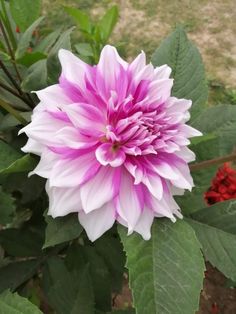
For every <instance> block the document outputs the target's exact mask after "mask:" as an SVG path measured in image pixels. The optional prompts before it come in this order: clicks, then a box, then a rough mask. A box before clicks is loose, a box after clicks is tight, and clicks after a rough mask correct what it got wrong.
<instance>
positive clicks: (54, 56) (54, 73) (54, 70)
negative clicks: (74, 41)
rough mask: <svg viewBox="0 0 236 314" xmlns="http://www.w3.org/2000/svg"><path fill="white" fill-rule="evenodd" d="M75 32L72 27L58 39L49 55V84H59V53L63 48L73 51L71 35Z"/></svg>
mask: <svg viewBox="0 0 236 314" xmlns="http://www.w3.org/2000/svg"><path fill="white" fill-rule="evenodd" d="M73 30H74V27H71V28H70V29H68V30H66V31H65V32H63V33H62V34H61V35H60V37H59V38H58V40H57V42H56V43H55V45H54V46H53V47H52V49H51V50H50V53H49V55H48V60H47V69H48V83H49V84H54V83H57V82H58V77H59V75H60V72H61V65H60V63H59V59H58V51H59V49H61V48H63V49H67V50H71V42H70V35H71V32H72V31H73Z"/></svg>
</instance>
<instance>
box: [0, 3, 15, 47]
mask: <svg viewBox="0 0 236 314" xmlns="http://www.w3.org/2000/svg"><path fill="white" fill-rule="evenodd" d="M1 4H2V12H3V14H4V16H5V19H3V23H4V25H5V27H6V30H7V32H8V35H9V38H10V40H11V44H12V46H13V49H14V50H16V48H17V43H16V38H15V36H14V34H13V31H12V27H11V23H10V20H9V18H8V14H7V10H6V6H5V2H4V0H1ZM3 14H2V15H3Z"/></svg>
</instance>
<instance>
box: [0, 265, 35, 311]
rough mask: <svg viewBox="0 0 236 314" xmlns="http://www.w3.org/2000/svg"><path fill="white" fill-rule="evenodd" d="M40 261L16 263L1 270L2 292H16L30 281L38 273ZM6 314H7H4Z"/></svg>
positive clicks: (0, 288)
mask: <svg viewBox="0 0 236 314" xmlns="http://www.w3.org/2000/svg"><path fill="white" fill-rule="evenodd" d="M39 265H40V261H37V260H31V261H23V262H14V263H11V264H8V265H7V266H4V267H1V268H0V278H1V280H0V292H2V291H4V290H6V289H11V290H15V289H16V288H17V287H19V286H20V285H21V284H23V283H24V282H25V281H27V280H29V279H30V278H31V277H32V276H33V275H34V274H35V273H36V271H37V268H38V267H39ZM4 314H5V313H4Z"/></svg>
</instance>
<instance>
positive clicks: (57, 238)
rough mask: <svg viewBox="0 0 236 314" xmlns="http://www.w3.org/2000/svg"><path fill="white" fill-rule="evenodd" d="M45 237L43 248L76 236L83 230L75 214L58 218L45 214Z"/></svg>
mask: <svg viewBox="0 0 236 314" xmlns="http://www.w3.org/2000/svg"><path fill="white" fill-rule="evenodd" d="M46 222H47V227H46V236H45V237H46V238H45V243H44V246H43V248H44V249H45V248H47V247H49V246H54V245H57V244H60V243H63V242H67V241H70V240H73V239H75V238H78V237H79V236H80V234H81V232H82V230H83V228H82V227H81V225H80V224H79V221H78V216H77V215H73V214H71V215H67V216H65V217H60V218H54V219H53V218H52V217H49V216H46Z"/></svg>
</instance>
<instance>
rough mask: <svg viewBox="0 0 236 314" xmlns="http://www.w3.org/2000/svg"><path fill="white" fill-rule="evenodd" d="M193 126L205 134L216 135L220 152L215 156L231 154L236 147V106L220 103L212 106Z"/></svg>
mask: <svg viewBox="0 0 236 314" xmlns="http://www.w3.org/2000/svg"><path fill="white" fill-rule="evenodd" d="M193 126H194V127H196V128H197V129H199V130H200V131H201V132H203V133H204V134H209V133H211V134H214V135H216V137H217V141H218V142H217V143H216V144H215V146H216V145H217V151H218V154H217V155H216V156H215V157H217V156H222V155H225V154H229V153H231V152H232V151H233V149H234V148H235V138H236V106H234V105H218V106H214V107H210V108H208V109H207V110H205V111H203V112H202V113H201V114H200V115H199V117H198V118H197V119H196V120H195V121H194V123H193ZM226 138H227V141H226V140H225V139H226ZM212 148H213V149H214V147H211V146H210V147H209V149H212ZM206 159H209V158H206Z"/></svg>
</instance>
